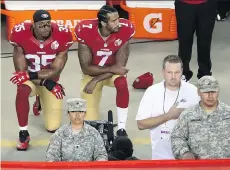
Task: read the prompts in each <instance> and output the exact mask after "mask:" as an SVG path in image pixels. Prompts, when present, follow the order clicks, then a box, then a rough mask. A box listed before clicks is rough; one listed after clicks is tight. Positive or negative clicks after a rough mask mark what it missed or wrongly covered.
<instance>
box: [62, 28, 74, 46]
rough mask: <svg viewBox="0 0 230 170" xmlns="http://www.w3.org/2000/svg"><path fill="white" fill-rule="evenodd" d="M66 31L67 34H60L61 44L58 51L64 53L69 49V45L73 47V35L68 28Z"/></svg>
mask: <svg viewBox="0 0 230 170" xmlns="http://www.w3.org/2000/svg"><path fill="white" fill-rule="evenodd" d="M66 29H68V31H67V32H62V33H61V34H62V36H63V43H62V46H61V47H60V49H59V51H66V50H68V49H69V48H70V47H71V45H73V35H72V33H71V30H70V29H69V28H66Z"/></svg>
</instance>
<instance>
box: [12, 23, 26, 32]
mask: <svg viewBox="0 0 230 170" xmlns="http://www.w3.org/2000/svg"><path fill="white" fill-rule="evenodd" d="M25 29H26V28H25V25H24V23H21V24H18V25H15V26H14V31H15V32H20V31H22V30H25Z"/></svg>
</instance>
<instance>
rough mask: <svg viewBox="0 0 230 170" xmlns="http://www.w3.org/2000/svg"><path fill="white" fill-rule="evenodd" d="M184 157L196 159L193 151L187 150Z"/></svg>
mask: <svg viewBox="0 0 230 170" xmlns="http://www.w3.org/2000/svg"><path fill="white" fill-rule="evenodd" d="M182 159H195V156H194V154H193V153H192V152H185V153H184V155H183V156H182Z"/></svg>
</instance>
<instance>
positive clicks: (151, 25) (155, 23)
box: [143, 13, 163, 34]
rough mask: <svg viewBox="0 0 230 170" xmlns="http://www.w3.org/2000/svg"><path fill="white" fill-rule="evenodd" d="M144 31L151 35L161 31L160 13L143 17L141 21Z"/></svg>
mask: <svg viewBox="0 0 230 170" xmlns="http://www.w3.org/2000/svg"><path fill="white" fill-rule="evenodd" d="M143 26H144V28H145V30H146V31H147V32H149V33H152V34H158V33H161V32H162V31H163V28H162V27H163V26H162V13H151V14H148V15H146V16H145V18H144V21H143Z"/></svg>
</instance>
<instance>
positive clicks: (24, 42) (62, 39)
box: [10, 22, 73, 72]
mask: <svg viewBox="0 0 230 170" xmlns="http://www.w3.org/2000/svg"><path fill="white" fill-rule="evenodd" d="M10 43H11V44H12V45H13V46H19V47H21V48H22V49H23V50H24V55H25V58H26V59H27V61H28V71H30V72H38V71H40V70H42V69H49V68H50V66H51V64H52V62H53V61H54V60H55V57H56V55H57V54H58V53H59V52H63V51H65V50H67V49H68V48H69V47H70V46H71V45H72V44H73V37H72V34H71V31H70V30H69V29H68V28H66V27H64V26H60V25H57V24H55V23H52V29H51V36H50V37H49V38H48V39H47V40H46V41H44V42H41V41H39V40H37V39H36V38H35V37H34V36H33V30H32V23H27V22H24V23H21V24H18V25H15V26H14V28H13V29H12V32H11V37H10Z"/></svg>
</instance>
